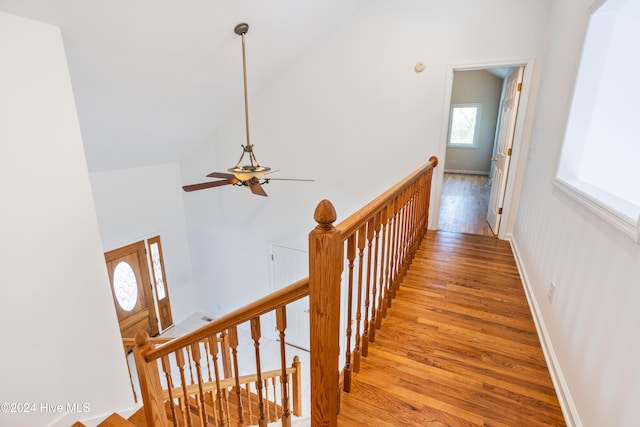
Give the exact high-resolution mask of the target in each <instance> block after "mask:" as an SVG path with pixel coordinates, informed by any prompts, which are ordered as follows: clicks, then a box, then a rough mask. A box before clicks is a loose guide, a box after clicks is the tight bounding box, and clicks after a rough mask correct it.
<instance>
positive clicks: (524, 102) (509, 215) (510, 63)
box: [430, 58, 535, 240]
mask: <svg viewBox="0 0 640 427" xmlns="http://www.w3.org/2000/svg"><path fill="white" fill-rule="evenodd" d="M534 62H535V60H534V59H533V58H528V59H521V60H505V61H493V62H476V63H466V64H449V65H447V70H446V76H445V93H444V100H443V107H442V124H441V127H440V145H439V150H438V163H439V164H440V165H443V166H442V167H439V168H436V170H435V174H434V181H435V182H434V184H433V185H434V187H433V189H434V198H433V203H432V205H433V209H432V211H431V212H430V214H431V217H432V218H433V220H432V222H431V224H433V225H432V226H433V227H434V228H437V225H438V219H439V218H438V217H439V215H440V202H441V200H440V199H441V197H442V184H443V180H444V162H445V157H446V154H447V138H448V133H449V114H450V111H451V94H452V92H453V73H454V72H455V71H474V70H483V69H487V68H499V67H521V66H522V67H524V73H523V76H522V91H521V92H520V102H519V107H518V114H517V120H516V127H515V132H514V136H513V146H512V156H511V161H510V163H509V171H508V173H507V187H506V189H505V196H504V202H503V206H504V209H503V214H502V215H503V216H502V219H501V222H502V224H503V225H501V226H500V230H499V231H498V238H499V239H502V240H504V239H507V238H508V237H509V236H510V235H511V234H512V233H513V227H514V223H515V219H516V214H517V202H518V200H519V196H520V191H519V189H520V180H517V178H518V177H519V176H520V177H521V176H522V174H520V175H518V171H519V170H520V169H521V168H524V166H525V165H524V161H525V160H526V149H525V148H526V144H525V141H524V135H525V126H526V125H527V124H528V123H527V120H526V118H527V107H528V104H529V96H530V94H531V86H532V84H533V71H534Z"/></svg>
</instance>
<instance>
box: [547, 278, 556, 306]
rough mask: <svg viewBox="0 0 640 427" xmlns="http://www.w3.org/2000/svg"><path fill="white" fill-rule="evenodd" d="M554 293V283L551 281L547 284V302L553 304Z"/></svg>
mask: <svg viewBox="0 0 640 427" xmlns="http://www.w3.org/2000/svg"><path fill="white" fill-rule="evenodd" d="M555 293H556V284H555V283H553V281H552V282H551V284H550V285H549V293H547V299H548V300H549V304H553V296H554V295H555Z"/></svg>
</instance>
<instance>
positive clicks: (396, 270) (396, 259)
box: [391, 197, 402, 299]
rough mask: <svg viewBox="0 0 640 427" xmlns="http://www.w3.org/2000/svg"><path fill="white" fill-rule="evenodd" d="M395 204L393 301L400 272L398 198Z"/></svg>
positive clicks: (400, 238) (400, 206) (400, 245)
mask: <svg viewBox="0 0 640 427" xmlns="http://www.w3.org/2000/svg"><path fill="white" fill-rule="evenodd" d="M395 203H396V215H395V242H394V246H395V248H394V252H395V256H394V262H393V283H392V287H391V295H392V298H394V299H395V297H396V292H397V290H398V276H399V271H400V262H401V257H402V252H401V251H402V244H401V241H402V235H401V233H402V205H401V202H400V197H397V198H396V200H395Z"/></svg>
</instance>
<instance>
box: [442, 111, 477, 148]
mask: <svg viewBox="0 0 640 427" xmlns="http://www.w3.org/2000/svg"><path fill="white" fill-rule="evenodd" d="M481 113H482V104H451V114H450V116H449V117H450V118H449V142H448V145H449V146H450V147H467V148H475V147H477V146H478V129H479V128H480V114H481Z"/></svg>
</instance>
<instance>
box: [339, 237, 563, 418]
mask: <svg viewBox="0 0 640 427" xmlns="http://www.w3.org/2000/svg"><path fill="white" fill-rule="evenodd" d="M338 420H339V423H338V424H339V425H340V426H349V427H351V426H376V427H384V426H501V427H506V426H509V427H535V426H564V425H565V423H564V419H563V416H562V413H561V410H560V408H559V405H558V400H557V398H556V394H555V391H554V388H553V385H552V382H551V379H550V376H549V372H548V368H547V365H546V363H545V359H544V356H543V353H542V350H541V347H540V343H539V340H538V336H537V334H536V330H535V326H534V323H533V320H532V317H531V313H530V311H529V306H528V304H527V301H526V298H525V295H524V291H523V289H522V283H521V281H520V277H519V275H518V270H517V268H516V265H515V261H514V258H513V255H512V252H511V249H510V246H509V243H507V242H505V241H501V240H498V239H496V238H493V237H487V236H477V235H469V234H460V233H450V232H443V231H438V232H429V233H428V234H427V237H425V240H424V241H423V243H422V246H421V248H420V250H419V251H418V253H417V256H416V258H415V259H414V261H413V264H412V265H411V268H410V270H409V272H408V274H407V276H406V278H405V280H404V283H403V284H402V286H401V287H400V290H399V291H398V294H397V297H396V299H395V300H394V301H393V305H392V307H391V309H390V310H389V313H388V316H387V318H386V319H385V320H383V324H382V329H381V330H379V331H378V332H377V334H376V340H375V342H374V343H372V344H371V345H370V346H369V355H368V357H366V358H363V359H362V365H361V370H360V373H357V374H355V375H354V377H353V383H352V392H351V393H342V403H341V413H340V416H339V419H338Z"/></svg>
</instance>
